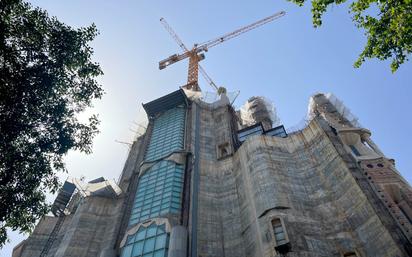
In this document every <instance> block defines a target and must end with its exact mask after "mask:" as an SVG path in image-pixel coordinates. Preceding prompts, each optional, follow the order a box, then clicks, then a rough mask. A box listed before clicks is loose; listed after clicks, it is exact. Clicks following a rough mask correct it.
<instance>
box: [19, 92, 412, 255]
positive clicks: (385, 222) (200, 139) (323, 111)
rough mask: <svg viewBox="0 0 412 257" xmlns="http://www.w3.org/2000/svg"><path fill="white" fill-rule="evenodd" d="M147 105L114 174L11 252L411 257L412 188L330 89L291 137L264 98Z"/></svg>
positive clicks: (80, 193)
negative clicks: (142, 125) (240, 103)
mask: <svg viewBox="0 0 412 257" xmlns="http://www.w3.org/2000/svg"><path fill="white" fill-rule="evenodd" d="M143 107H144V109H145V111H146V113H147V116H148V120H149V123H148V126H147V129H146V132H145V134H144V135H142V136H140V137H138V138H137V139H136V140H135V141H134V142H133V144H132V145H131V148H130V152H129V156H128V159H127V161H126V163H125V166H124V169H123V171H122V174H121V176H120V179H119V181H117V182H116V183H115V182H113V181H107V180H105V179H103V178H98V179H96V180H93V181H89V182H88V183H85V182H83V181H80V180H76V179H72V180H68V181H66V182H65V184H64V185H63V187H62V189H61V190H60V192H59V194H58V196H57V198H56V201H55V202H54V204H53V208H52V211H53V214H54V216H45V217H43V218H42V219H41V220H40V222H39V223H38V225H37V226H36V228H35V230H34V231H33V233H32V234H31V235H30V236H29V238H28V239H27V240H25V241H23V242H22V243H20V244H19V245H17V246H16V247H15V249H14V251H13V257H37V256H40V257H46V256H47V257H83V256H84V257H118V256H120V257H137V256H139V257H149V256H150V257H166V256H167V257H269V256H270V257H275V256H288V257H335V256H336V257H407V256H412V244H411V242H412V189H411V187H410V185H409V184H408V183H407V182H406V181H405V179H403V178H402V176H401V175H400V174H399V172H398V171H397V170H396V168H395V162H394V160H393V159H390V158H388V157H386V156H385V155H384V154H383V153H382V152H381V151H380V149H379V147H378V146H377V145H376V144H375V143H374V142H373V141H372V139H371V138H370V136H371V132H370V131H369V130H368V129H366V128H363V127H362V126H360V125H359V124H358V122H357V121H356V119H353V117H352V116H351V115H348V112H347V111H346V108H345V107H344V106H343V105H342V104H341V103H340V102H339V100H337V99H336V98H334V97H333V96H330V95H326V94H317V95H314V96H313V97H311V99H310V108H309V113H308V122H307V125H306V126H305V128H303V129H300V130H297V131H294V132H291V133H286V131H285V129H284V128H283V126H274V125H273V122H274V118H273V116H271V115H270V110H268V108H267V106H266V105H265V103H264V99H262V98H259V97H254V98H251V99H249V105H248V109H247V110H246V113H244V112H243V113H242V112H240V111H237V110H235V109H234V108H233V107H232V105H231V104H230V101H228V98H227V97H226V96H225V94H224V93H223V94H222V95H221V97H220V100H218V101H215V102H213V103H206V102H204V101H202V99H201V98H200V97H197V96H196V95H195V94H190V92H188V91H186V90H184V89H179V90H177V91H175V92H172V93H170V94H168V95H166V96H163V97H161V98H158V99H156V100H154V101H151V102H149V103H146V104H144V105H143Z"/></svg>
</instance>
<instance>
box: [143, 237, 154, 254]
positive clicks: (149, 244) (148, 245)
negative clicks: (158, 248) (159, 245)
mask: <svg viewBox="0 0 412 257" xmlns="http://www.w3.org/2000/svg"><path fill="white" fill-rule="evenodd" d="M154 246H155V237H152V238H148V239H146V240H145V242H144V248H143V253H148V252H152V251H153V249H154Z"/></svg>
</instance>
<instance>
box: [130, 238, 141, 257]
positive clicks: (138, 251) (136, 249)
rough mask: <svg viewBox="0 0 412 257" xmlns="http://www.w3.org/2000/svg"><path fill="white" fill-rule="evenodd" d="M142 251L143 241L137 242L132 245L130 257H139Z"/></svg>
mask: <svg viewBox="0 0 412 257" xmlns="http://www.w3.org/2000/svg"><path fill="white" fill-rule="evenodd" d="M142 251H143V241H139V242H137V243H134V244H133V252H132V257H135V256H139V255H141V254H142Z"/></svg>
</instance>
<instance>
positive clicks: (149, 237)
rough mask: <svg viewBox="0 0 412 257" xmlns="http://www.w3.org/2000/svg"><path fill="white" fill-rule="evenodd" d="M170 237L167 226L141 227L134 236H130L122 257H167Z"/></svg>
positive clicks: (152, 225)
mask: <svg viewBox="0 0 412 257" xmlns="http://www.w3.org/2000/svg"><path fill="white" fill-rule="evenodd" d="M168 245H169V235H168V234H167V233H166V229H165V225H164V224H163V225H156V224H151V225H150V226H148V227H144V226H140V228H139V229H138V230H137V232H136V233H135V234H134V235H131V236H128V237H127V240H126V244H125V245H124V247H123V249H122V254H121V257H165V256H167V250H168Z"/></svg>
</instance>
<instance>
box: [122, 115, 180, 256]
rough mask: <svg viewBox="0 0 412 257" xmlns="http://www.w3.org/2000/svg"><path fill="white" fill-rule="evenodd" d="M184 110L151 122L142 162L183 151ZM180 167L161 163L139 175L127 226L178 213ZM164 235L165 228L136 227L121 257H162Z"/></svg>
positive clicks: (165, 242)
mask: <svg viewBox="0 0 412 257" xmlns="http://www.w3.org/2000/svg"><path fill="white" fill-rule="evenodd" d="M185 113H186V109H185V108H184V107H175V108H173V109H170V110H168V111H166V112H164V113H162V114H161V115H160V116H158V117H156V118H155V120H154V122H153V131H152V134H151V137H150V142H149V146H148V148H147V151H146V155H145V161H147V162H150V161H155V160H159V159H161V158H162V157H165V156H166V155H168V154H170V153H172V152H174V151H177V150H183V149H184V132H185ZM183 180H184V170H183V165H181V164H177V163H175V162H173V161H166V160H161V161H158V162H156V163H155V164H154V165H153V166H152V167H150V168H149V169H148V170H147V171H146V172H145V173H144V174H143V175H141V176H140V178H139V182H138V185H137V191H136V196H135V199H134V203H133V209H132V213H131V215H130V219H129V226H132V225H135V224H138V223H141V222H144V221H147V220H149V219H151V218H156V217H161V216H164V215H167V214H179V213H180V211H181V206H182V191H183ZM168 244H169V243H168V234H167V233H166V231H165V226H164V225H161V226H158V225H156V224H152V225H150V226H149V227H147V228H144V227H142V226H140V228H139V230H138V231H137V232H136V233H135V235H132V236H129V237H128V238H127V241H126V244H125V246H124V247H123V249H122V254H121V257H166V256H167V247H168Z"/></svg>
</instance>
